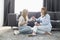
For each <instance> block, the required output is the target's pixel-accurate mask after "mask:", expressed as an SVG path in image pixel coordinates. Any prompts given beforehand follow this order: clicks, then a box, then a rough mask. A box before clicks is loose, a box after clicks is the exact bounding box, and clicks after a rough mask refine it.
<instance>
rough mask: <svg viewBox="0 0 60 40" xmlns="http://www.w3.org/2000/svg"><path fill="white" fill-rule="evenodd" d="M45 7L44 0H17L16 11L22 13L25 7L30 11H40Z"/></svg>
mask: <svg viewBox="0 0 60 40" xmlns="http://www.w3.org/2000/svg"><path fill="white" fill-rule="evenodd" d="M42 7H43V0H15V13H18V14H19V13H20V11H22V10H23V9H27V10H28V11H29V12H39V11H40V9H41V8H42Z"/></svg>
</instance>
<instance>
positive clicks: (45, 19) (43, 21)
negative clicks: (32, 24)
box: [36, 14, 52, 27]
mask: <svg viewBox="0 0 60 40" xmlns="http://www.w3.org/2000/svg"><path fill="white" fill-rule="evenodd" d="M36 20H37V21H40V24H41V25H42V26H49V27H52V25H51V21H50V16H49V14H46V15H45V16H44V17H39V18H38V19H36Z"/></svg>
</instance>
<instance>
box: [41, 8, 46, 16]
mask: <svg viewBox="0 0 60 40" xmlns="http://www.w3.org/2000/svg"><path fill="white" fill-rule="evenodd" d="M41 10H42V11H44V16H45V15H46V14H47V9H46V8H45V7H43V8H41Z"/></svg>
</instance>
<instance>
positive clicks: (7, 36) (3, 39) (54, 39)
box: [0, 29, 60, 40]
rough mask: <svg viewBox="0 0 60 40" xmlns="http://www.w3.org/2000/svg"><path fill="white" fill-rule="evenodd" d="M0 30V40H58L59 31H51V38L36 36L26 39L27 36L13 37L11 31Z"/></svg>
mask: <svg viewBox="0 0 60 40" xmlns="http://www.w3.org/2000/svg"><path fill="white" fill-rule="evenodd" d="M5 30H6V29H4V30H0V31H2V33H1V32H0V40H60V31H52V34H53V35H52V36H49V35H41V34H40V35H37V36H34V37H28V34H20V35H13V31H12V30H11V29H8V30H6V31H5ZM4 31H5V32H4Z"/></svg>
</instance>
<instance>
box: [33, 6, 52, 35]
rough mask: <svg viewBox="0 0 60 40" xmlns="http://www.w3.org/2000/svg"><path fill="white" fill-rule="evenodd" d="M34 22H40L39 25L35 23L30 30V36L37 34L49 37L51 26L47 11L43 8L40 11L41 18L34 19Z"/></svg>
mask: <svg viewBox="0 0 60 40" xmlns="http://www.w3.org/2000/svg"><path fill="white" fill-rule="evenodd" d="M36 21H40V23H38V22H35V26H34V27H33V28H32V30H33V32H32V35H36V33H37V32H38V33H44V34H49V35H51V33H50V31H51V29H52V25H51V22H50V16H49V14H47V9H46V8H45V7H43V8H42V9H41V16H40V17H39V18H38V19H36Z"/></svg>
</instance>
